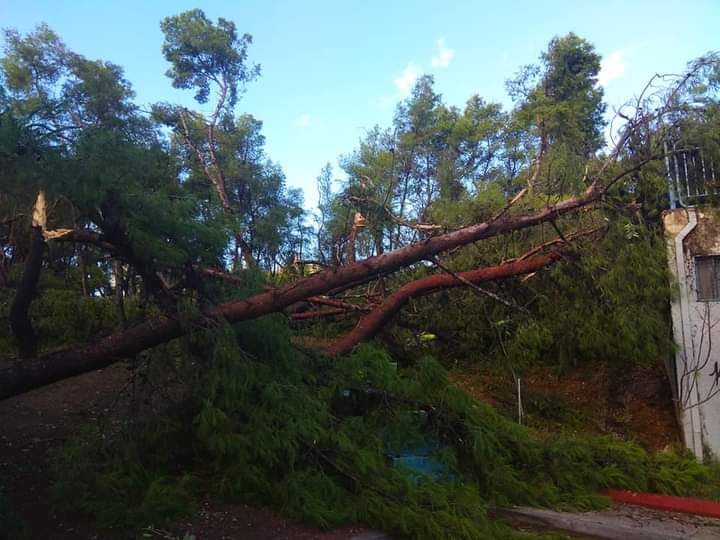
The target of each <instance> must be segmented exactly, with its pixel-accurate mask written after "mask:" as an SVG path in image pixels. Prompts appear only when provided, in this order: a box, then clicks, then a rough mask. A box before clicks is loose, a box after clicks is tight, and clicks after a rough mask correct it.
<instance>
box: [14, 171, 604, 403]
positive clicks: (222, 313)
mask: <svg viewBox="0 0 720 540" xmlns="http://www.w3.org/2000/svg"><path fill="white" fill-rule="evenodd" d="M601 194H602V190H600V189H598V185H597V184H596V183H593V184H592V185H591V186H590V187H589V188H588V189H587V191H586V192H585V193H584V194H583V195H581V196H578V197H572V198H569V199H566V200H564V201H562V202H559V203H557V204H555V205H551V206H548V207H545V208H543V209H542V210H539V211H537V212H535V213H532V214H525V215H519V216H507V215H503V216H501V217H498V218H497V219H494V220H491V221H487V222H484V223H480V224H476V225H471V226H468V227H465V228H463V229H459V230H457V231H453V232H449V233H446V234H442V235H437V236H433V237H430V238H427V239H425V240H423V241H421V242H417V243H415V244H411V245H408V246H406V247H403V248H400V249H397V250H394V251H390V252H386V253H384V254H383V255H378V256H375V257H370V258H368V259H365V260H362V261H359V262H357V263H354V264H348V265H345V266H340V267H338V268H334V269H330V270H325V271H323V272H319V273H317V274H314V275H312V276H308V277H306V278H303V279H301V280H299V281H297V282H295V283H290V284H288V285H285V286H283V287H279V288H277V289H272V290H270V291H267V292H264V293H260V294H257V295H255V296H252V297H250V298H246V299H244V300H240V301H237V302H231V303H228V304H223V305H221V306H218V307H217V308H216V309H214V310H212V311H210V312H208V313H207V316H210V317H223V318H225V319H226V320H228V321H229V322H237V321H242V320H248V319H254V318H257V317H261V316H263V315H267V314H269V313H273V312H276V311H280V310H282V309H284V308H286V307H287V306H289V305H291V304H294V303H296V302H299V301H301V300H305V299H307V298H309V297H311V296H316V295H322V294H325V293H327V292H328V291H331V290H333V289H337V288H338V287H341V286H343V285H346V284H348V283H352V282H361V281H363V280H365V279H368V278H371V277H373V276H377V275H380V274H387V273H391V272H395V271H396V270H398V269H400V268H402V267H404V266H407V265H409V264H413V263H416V262H419V261H422V260H426V259H429V258H431V257H433V256H435V255H437V254H438V253H441V252H444V251H448V250H450V249H453V248H456V247H459V246H464V245H467V244H470V243H472V242H476V241H478V240H482V239H484V238H489V237H493V236H497V235H499V234H504V233H507V232H510V231H514V230H519V229H525V228H528V227H532V226H534V225H537V224H539V223H543V222H545V221H548V220H551V219H556V218H558V217H559V216H561V215H563V214H567V213H569V212H573V211H575V210H577V209H579V208H581V207H583V206H586V205H587V204H589V203H591V202H593V201H595V200H596V199H597V198H598V197H599V196H600V195H601ZM191 329H192V325H189V324H188V325H185V326H183V325H182V324H181V322H180V321H178V320H176V319H171V318H167V317H158V318H155V319H151V320H148V321H145V322H143V323H140V324H138V325H136V326H134V327H131V328H129V329H128V330H126V331H124V332H120V333H116V334H112V335H110V336H107V337H104V338H101V339H100V340H98V341H97V342H95V343H91V344H88V345H85V346H83V347H80V348H78V349H72V350H65V351H59V352H56V353H52V354H48V355H45V356H42V357H40V358H38V359H37V360H36V361H33V362H31V363H23V365H16V366H14V367H12V368H9V369H5V370H0V399H4V398H7V397H10V396H13V395H17V394H20V393H23V392H27V391H29V390H32V389H33V388H38V387H40V386H44V385H47V384H51V383H53V382H56V381H59V380H62V379H65V378H67V377H72V376H74V375H79V374H81V373H85V372H88V371H92V370H95V369H100V368H103V367H105V366H108V365H110V364H112V363H114V362H117V361H119V360H121V359H123V358H127V357H129V356H132V355H134V354H137V353H139V352H142V351H144V350H146V349H149V348H151V347H155V346H156V345H159V344H161V343H165V342H167V341H170V340H172V339H175V338H178V337H180V336H182V335H184V334H187V333H188V332H190V330H191Z"/></svg>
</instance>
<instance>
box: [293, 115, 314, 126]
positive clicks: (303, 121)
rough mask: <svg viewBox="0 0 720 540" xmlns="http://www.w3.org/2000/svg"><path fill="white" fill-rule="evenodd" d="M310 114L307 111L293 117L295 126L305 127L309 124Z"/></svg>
mask: <svg viewBox="0 0 720 540" xmlns="http://www.w3.org/2000/svg"><path fill="white" fill-rule="evenodd" d="M310 120H311V118H310V115H309V114H308V113H302V114H301V115H300V116H298V117H297V118H296V119H295V127H298V128H300V129H305V128H307V127H309V126H310Z"/></svg>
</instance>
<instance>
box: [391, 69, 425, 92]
mask: <svg viewBox="0 0 720 540" xmlns="http://www.w3.org/2000/svg"><path fill="white" fill-rule="evenodd" d="M419 76H420V70H419V69H418V67H417V66H416V65H415V64H413V63H410V64H408V65H407V66H405V69H403V70H402V73H400V75H399V76H398V77H397V78H396V79H395V87H396V88H397V89H398V92H399V93H400V95H401V96H402V97H405V96H407V95H409V94H410V90H412V87H413V84H415V81H416V80H417V78H418V77H419Z"/></svg>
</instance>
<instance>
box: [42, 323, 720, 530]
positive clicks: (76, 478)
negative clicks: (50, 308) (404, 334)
mask: <svg viewBox="0 0 720 540" xmlns="http://www.w3.org/2000/svg"><path fill="white" fill-rule="evenodd" d="M154 354H158V355H163V354H164V355H168V354H174V355H175V356H174V357H172V358H167V357H165V358H156V359H155V360H156V361H172V362H174V363H176V364H177V365H179V364H184V365H185V368H184V369H186V371H185V373H186V374H187V373H193V374H194V378H193V377H189V378H186V380H193V381H194V382H193V383H192V384H191V385H190V387H189V388H188V389H187V390H188V391H187V392H185V393H182V394H180V395H182V398H180V399H178V400H176V401H174V402H173V403H170V404H167V408H166V410H165V411H164V412H163V413H162V414H160V415H157V416H155V417H152V418H150V419H149V420H147V421H145V422H144V423H143V424H142V425H141V427H140V428H136V429H135V430H134V431H133V430H132V429H129V428H121V429H118V430H116V431H115V432H114V433H113V434H111V435H108V433H107V432H106V433H98V432H97V431H96V432H94V433H86V434H85V435H84V436H80V437H78V438H77V439H75V440H74V442H72V443H71V444H69V445H68V446H67V447H66V448H65V449H64V450H62V451H61V452H60V453H58V454H57V456H56V458H55V461H54V467H53V470H54V478H55V495H56V500H57V501H58V503H59V504H60V503H61V504H65V505H67V504H68V503H70V504H71V506H72V507H75V508H79V509H82V510H85V511H89V512H92V513H94V514H95V515H96V516H97V518H98V519H99V521H100V522H101V523H103V524H105V525H107V526H131V525H135V526H142V525H147V524H149V523H153V524H159V523H163V522H164V521H167V520H172V519H176V518H178V517H179V516H181V515H184V514H186V513H187V512H189V511H191V510H192V508H193V507H194V505H195V504H196V503H197V500H198V497H199V496H200V494H201V493H207V492H210V493H212V494H214V495H216V496H220V497H223V498H227V499H229V500H236V501H243V502H247V503H251V504H256V505H266V506H271V507H274V508H277V509H279V510H280V511H282V512H283V513H285V514H286V515H288V516H290V517H292V518H296V519H299V520H303V521H309V522H313V523H316V524H318V525H319V526H321V527H324V528H329V527H334V526H337V525H340V524H342V523H346V522H361V523H365V524H368V525H370V526H373V527H378V528H381V529H384V530H386V531H388V532H391V533H394V534H396V535H397V536H398V537H399V538H417V539H427V540H438V539H444V538H447V539H450V538H452V539H481V538H510V537H513V535H514V534H515V533H512V532H511V531H510V530H509V529H507V528H506V527H505V526H503V525H501V524H498V523H495V522H494V521H492V520H491V519H490V518H489V517H488V510H489V509H492V508H494V507H500V506H507V505H512V504H530V505H540V506H552V507H556V508H582V509H586V508H597V507H601V506H604V505H605V504H606V503H607V500H606V499H605V498H604V497H602V496H600V495H598V493H599V491H600V490H602V489H604V488H623V489H634V490H642V491H648V490H650V491H660V492H665V493H673V494H678V495H689V494H693V493H702V494H704V495H705V496H708V495H714V496H715V497H717V496H718V495H720V493H718V492H717V489H716V488H712V486H713V485H716V484H713V482H717V479H718V477H717V472H716V473H714V474H713V472H712V471H711V470H710V469H708V468H707V467H705V466H702V465H699V464H697V463H695V462H694V461H693V460H692V458H691V457H689V456H685V455H680V454H663V455H660V456H651V455H649V454H647V453H646V452H645V451H644V450H642V449H641V448H639V447H637V446H635V445H633V444H630V443H624V442H619V441H616V440H613V439H610V438H591V437H582V436H561V437H558V438H541V437H539V436H537V435H535V434H533V433H532V432H531V431H529V430H528V429H527V428H524V427H521V426H519V425H517V424H515V423H513V422H512V421H511V420H509V419H507V418H505V417H503V416H501V415H499V414H498V413H497V412H496V411H495V410H494V409H493V408H492V407H490V406H488V405H485V404H482V403H479V402H477V401H475V400H473V399H472V398H471V397H469V396H468V395H467V394H466V393H464V392H463V391H461V390H459V389H457V388H455V387H453V386H452V385H450V384H449V382H448V379H447V374H446V372H445V370H444V369H443V368H442V367H441V366H440V364H439V363H438V362H436V361H435V360H433V359H432V358H429V357H426V358H423V359H422V360H420V361H419V362H417V364H416V365H414V366H412V367H409V368H406V369H398V368H397V366H396V364H395V363H394V362H393V361H392V359H391V357H389V356H388V355H387V353H385V352H383V351H381V350H379V349H377V348H374V347H372V346H370V345H362V346H359V347H357V348H356V349H355V351H354V352H353V353H352V354H351V355H350V356H349V357H347V358H345V359H344V360H343V361H342V362H336V363H335V362H333V363H330V362H328V361H327V360H325V359H321V358H317V357H314V356H310V355H306V354H304V353H301V352H299V351H298V350H296V349H295V348H293V346H292V345H291V343H290V340H289V333H288V331H287V328H286V326H285V324H284V323H283V321H282V319H280V318H279V317H275V316H271V317H265V318H263V319H259V320H257V321H251V322H246V323H242V324H238V325H235V326H232V327H230V326H227V325H223V324H213V327H212V328H211V329H206V330H202V331H198V332H196V333H194V334H193V335H192V336H191V337H189V338H187V339H186V340H185V341H184V343H183V345H182V347H181V348H178V349H176V350H174V351H172V350H170V349H169V348H166V349H165V350H163V351H159V352H157V353H154ZM418 447H425V448H430V449H431V454H432V456H433V458H434V459H436V460H437V461H438V462H439V463H441V464H442V467H443V472H440V473H438V474H436V475H426V474H422V473H419V472H418V471H415V470H409V469H406V468H403V467H400V466H394V465H393V462H392V456H393V455H397V454H398V453H400V452H402V451H403V450H404V449H408V448H418ZM713 489H715V493H713Z"/></svg>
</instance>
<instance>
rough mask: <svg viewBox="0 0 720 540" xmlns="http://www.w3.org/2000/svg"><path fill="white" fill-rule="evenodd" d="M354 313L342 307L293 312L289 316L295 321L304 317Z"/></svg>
mask: <svg viewBox="0 0 720 540" xmlns="http://www.w3.org/2000/svg"><path fill="white" fill-rule="evenodd" d="M347 313H354V312H353V311H348V310H347V309H342V308H329V309H318V310H313V311H303V312H302V313H291V314H290V315H289V317H290V318H291V319H292V320H294V321H302V320H304V319H317V318H320V317H332V316H333V315H345V314H347Z"/></svg>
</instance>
